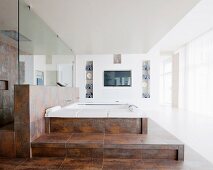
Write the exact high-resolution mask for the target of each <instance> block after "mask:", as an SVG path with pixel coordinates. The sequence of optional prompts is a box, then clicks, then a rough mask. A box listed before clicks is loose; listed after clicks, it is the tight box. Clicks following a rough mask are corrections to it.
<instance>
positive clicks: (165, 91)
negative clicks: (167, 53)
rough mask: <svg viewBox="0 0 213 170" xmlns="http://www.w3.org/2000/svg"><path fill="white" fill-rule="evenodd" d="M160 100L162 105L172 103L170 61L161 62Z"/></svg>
mask: <svg viewBox="0 0 213 170" xmlns="http://www.w3.org/2000/svg"><path fill="white" fill-rule="evenodd" d="M160 100H161V104H162V105H171V103H172V60H171V58H169V59H166V60H163V61H162V64H161V74H160Z"/></svg>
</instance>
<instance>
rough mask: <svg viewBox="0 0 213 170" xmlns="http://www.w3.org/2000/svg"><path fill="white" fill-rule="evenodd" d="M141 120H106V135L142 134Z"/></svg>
mask: <svg viewBox="0 0 213 170" xmlns="http://www.w3.org/2000/svg"><path fill="white" fill-rule="evenodd" d="M141 127H142V126H141V119H140V118H137V119H133V118H132V119H125V118H109V119H105V133H110V134H120V133H130V134H131V133H133V134H140V133H141Z"/></svg>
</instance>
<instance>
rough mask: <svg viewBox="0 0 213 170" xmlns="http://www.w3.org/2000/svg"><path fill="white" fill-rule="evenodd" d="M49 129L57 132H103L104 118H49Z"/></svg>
mask: <svg viewBox="0 0 213 170" xmlns="http://www.w3.org/2000/svg"><path fill="white" fill-rule="evenodd" d="M50 131H51V132H59V133H104V119H89V118H88V119H87V118H66V119H65V118H51V119H50Z"/></svg>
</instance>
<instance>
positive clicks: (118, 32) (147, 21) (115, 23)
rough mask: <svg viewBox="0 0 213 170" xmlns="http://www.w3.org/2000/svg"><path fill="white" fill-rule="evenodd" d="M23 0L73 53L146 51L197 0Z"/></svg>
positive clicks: (197, 0)
mask: <svg viewBox="0 0 213 170" xmlns="http://www.w3.org/2000/svg"><path fill="white" fill-rule="evenodd" d="M0 1H1V0H0ZM26 1H27V2H28V3H30V4H31V6H32V9H33V10H34V11H35V12H36V13H37V14H38V15H39V16H40V17H41V18H42V19H43V20H44V21H45V22H46V23H47V24H48V25H49V26H50V27H51V28H52V29H53V30H54V31H55V32H56V33H57V34H58V35H59V36H60V37H61V39H62V40H64V41H65V42H66V43H67V44H68V46H69V47H70V48H72V49H73V51H74V52H75V53H76V54H112V53H146V52H147V51H148V50H149V49H150V48H152V47H153V46H154V45H155V44H156V43H157V42H158V41H159V40H160V39H161V38H163V37H164V35H166V33H168V32H169V31H170V30H171V29H172V28H173V27H174V26H175V25H176V24H177V23H178V22H179V21H180V20H181V18H183V17H184V16H185V15H186V14H187V13H188V12H189V11H190V10H191V9H192V8H193V7H194V6H195V5H196V3H197V2H199V1H200V0H26Z"/></svg>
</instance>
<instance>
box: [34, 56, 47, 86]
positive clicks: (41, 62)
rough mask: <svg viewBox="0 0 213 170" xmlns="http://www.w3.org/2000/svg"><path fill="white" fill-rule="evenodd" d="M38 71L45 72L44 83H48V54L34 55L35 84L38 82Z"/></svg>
mask: <svg viewBox="0 0 213 170" xmlns="http://www.w3.org/2000/svg"><path fill="white" fill-rule="evenodd" d="M36 71H42V72H44V85H46V56H45V55H34V84H36Z"/></svg>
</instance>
